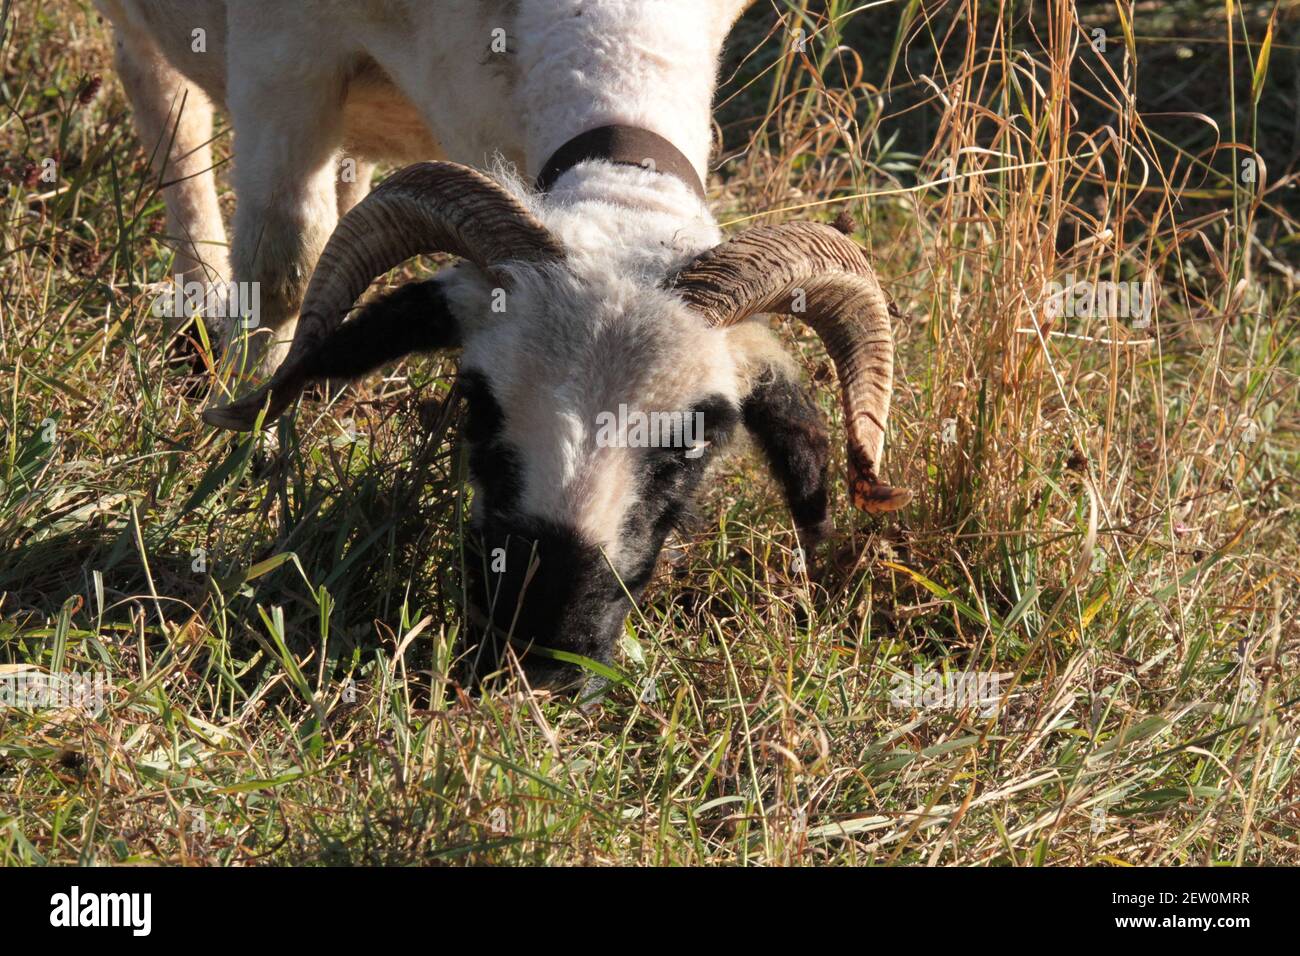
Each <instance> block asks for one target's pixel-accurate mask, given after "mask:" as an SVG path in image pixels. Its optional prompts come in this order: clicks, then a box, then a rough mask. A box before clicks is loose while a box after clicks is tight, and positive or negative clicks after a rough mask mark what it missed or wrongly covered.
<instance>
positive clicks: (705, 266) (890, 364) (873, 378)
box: [675, 222, 912, 512]
mask: <svg viewBox="0 0 1300 956" xmlns="http://www.w3.org/2000/svg"><path fill="white" fill-rule="evenodd" d="M675 289H676V291H677V292H678V294H680V295H681V296H682V298H684V299H685V300H686V301H687V302H688V303H690V305H691V306H693V307H694V308H695V309H696V310H697V311H699V312H700V313H701V314H702V315H703V316H704V317H705V319H706V321H708V322H709V324H710V325H714V326H718V327H725V326H729V325H734V324H736V323H737V322H740V321H743V320H744V319H747V318H749V317H750V316H752V315H757V314H760V313H764V312H775V313H780V314H783V315H793V316H795V317H796V318H799V319H802V320H803V321H804V322H806V323H807V324H808V325H810V326H811V327H812V328H813V330H814V331H815V332H816V333H817V335H818V337H820V338H821V340H822V343H823V344H824V345H825V346H826V351H827V353H828V354H829V355H830V357H831V361H833V362H834V363H835V371H836V373H837V374H838V375H839V380H840V398H841V401H842V402H843V405H844V429H845V432H846V433H847V438H848V461H849V489H850V492H851V495H852V499H853V504H854V505H855V506H856V507H857V508H860V509H862V510H863V511H868V512H882V511H896V510H898V509H899V508H902V507H903V506H904V505H906V504H907V503H908V502H909V501H910V500H911V498H912V494H911V492H909V491H904V490H902V489H897V488H891V487H890V486H888V485H886V484H883V483H882V482H881V481H880V478H879V476H878V475H877V469H878V468H879V466H880V456H881V452H882V451H883V450H884V444H885V422H886V420H887V419H888V416H889V399H890V393H891V390H892V388H893V377H894V340H893V335H892V332H891V328H890V322H889V315H890V304H889V300H888V299H887V298H885V294H884V292H882V291H881V289H880V284H879V283H878V282H877V281H876V274H875V272H874V271H873V270H872V268H871V263H870V262H869V261H868V260H867V256H866V253H865V252H864V251H863V250H862V248H861V247H860V246H858V245H857V243H855V242H853V241H852V240H850V239H849V238H847V237H846V236H844V235H843V234H841V233H840V232H838V231H837V230H835V229H834V228H832V227H830V226H825V225H822V224H820V223H815V222H791V223H785V224H783V225H779V226H759V227H756V228H754V229H750V230H748V231H746V232H744V233H741V234H740V235H739V236H736V237H735V238H734V239H730V240H728V241H726V242H724V243H722V244H721V245H718V246H716V247H714V248H713V249H710V250H708V251H707V252H704V253H702V254H701V255H700V256H699V257H698V258H696V259H695V261H693V262H692V263H690V264H689V265H687V266H686V268H684V269H683V270H682V271H681V272H679V273H678V274H677V276H676V279H675Z"/></svg>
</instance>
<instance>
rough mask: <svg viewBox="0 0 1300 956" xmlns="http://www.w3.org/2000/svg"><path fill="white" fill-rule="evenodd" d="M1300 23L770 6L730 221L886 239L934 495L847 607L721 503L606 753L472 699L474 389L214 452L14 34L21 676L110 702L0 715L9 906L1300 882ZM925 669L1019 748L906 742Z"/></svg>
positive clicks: (118, 180) (922, 466) (6, 345)
mask: <svg viewBox="0 0 1300 956" xmlns="http://www.w3.org/2000/svg"><path fill="white" fill-rule="evenodd" d="M1227 11H1231V13H1230V15H1228V12H1227ZM1297 15H1298V14H1297V7H1296V5H1295V4H1294V3H1288V4H1281V5H1279V6H1277V7H1275V8H1268V9H1266V10H1264V11H1262V12H1260V11H1258V10H1256V9H1254V8H1252V9H1251V10H1242V9H1240V8H1238V7H1235V6H1230V7H1227V8H1225V7H1223V6H1214V5H1209V4H1202V3H1186V4H1176V5H1174V6H1173V7H1169V6H1168V5H1164V4H1160V5H1156V4H1138V5H1132V4H1127V3H1121V4H1120V5H1119V6H1100V5H1099V6H1095V7H1094V6H1092V5H1081V6H1076V5H1074V4H1069V3H1056V4H1047V5H1037V6H1034V7H1031V8H1029V10H1028V11H1027V12H1026V11H1025V10H1022V9H1020V8H1016V9H1015V10H1014V11H1012V10H1009V9H1007V8H1004V7H1000V6H998V5H995V4H979V3H975V2H973V0H965V2H952V3H946V4H940V3H903V4H874V5H863V6H854V5H850V4H847V3H840V2H831V3H828V4H809V3H807V2H806V0H799V2H781V3H773V4H766V5H765V4H762V3H760V4H759V6H758V7H756V8H755V9H754V10H752V11H751V13H750V15H748V16H747V17H746V19H745V20H744V21H743V22H742V24H741V25H740V27H739V28H738V30H737V32H736V34H735V39H734V43H733V51H732V55H731V57H730V60H729V66H728V71H727V76H726V82H725V84H724V86H723V88H722V91H721V94H720V98H719V99H720V108H719V111H718V115H719V122H720V125H721V127H722V133H723V142H724V162H723V163H722V165H721V170H720V174H719V176H718V177H717V179H716V185H715V195H716V200H717V203H716V205H717V208H718V209H719V210H720V211H721V212H722V217H723V219H724V220H726V221H729V222H730V223H733V224H735V225H740V224H741V223H745V222H750V221H752V220H753V219H755V218H758V217H773V218H775V219H786V218H790V217H793V216H816V217H829V216H831V215H834V214H835V213H837V212H839V211H840V210H841V209H845V208H847V209H849V210H851V211H852V212H853V213H854V214H855V216H856V217H857V218H858V219H859V221H860V222H861V223H862V226H863V228H862V238H863V239H864V241H866V242H868V243H869V244H870V246H871V248H872V250H873V253H874V255H875V257H876V259H877V263H878V268H879V271H880V273H881V275H882V277H883V278H884V280H885V283H886V285H887V287H888V288H889V289H890V291H891V293H892V294H893V296H894V298H895V299H896V300H897V302H898V304H899V305H900V306H902V308H903V311H904V312H905V313H906V315H907V319H906V321H904V322H903V323H900V325H899V327H898V329H897V338H898V341H899V372H900V374H899V384H898V389H897V394H896V398H895V403H896V404H895V409H896V411H895V413H894V416H893V419H892V423H893V424H892V434H891V440H890V445H889V452H888V462H887V467H888V475H889V478H890V480H891V482H893V483H895V484H898V485H901V486H904V487H908V488H911V489H913V490H914V491H915V492H916V495H917V498H916V502H915V504H914V505H913V506H912V507H911V508H910V509H908V510H907V511H906V512H905V513H904V514H903V515H902V516H901V517H900V518H899V519H898V520H897V521H891V522H889V523H886V524H874V523H871V524H867V525H862V524H861V520H860V519H859V518H858V517H857V516H855V515H853V514H852V513H851V511H850V509H849V508H848V506H847V504H845V503H842V502H841V504H840V506H839V508H838V511H837V524H838V526H839V528H840V529H841V534H840V536H839V538H838V539H837V541H836V543H835V546H834V554H833V555H832V556H831V558H830V560H829V562H828V563H829V570H828V572H827V575H826V578H825V579H824V580H823V581H822V582H821V583H820V585H818V586H816V587H811V588H810V587H809V586H808V584H807V582H806V581H804V580H802V579H801V578H800V577H799V576H798V575H793V574H791V573H790V572H789V557H790V552H789V549H790V546H791V545H792V544H793V534H792V532H791V531H790V530H789V529H788V528H787V527H786V521H787V519H786V517H785V516H784V514H783V513H782V510H781V508H780V506H779V501H778V496H777V495H776V493H775V491H774V489H773V488H772V486H771V484H770V483H769V482H768V481H767V480H766V479H765V478H763V477H762V475H761V471H760V469H759V468H758V467H757V465H756V463H754V462H753V461H750V460H744V459H741V460H737V461H735V462H734V463H732V464H731V465H730V466H728V467H727V468H726V469H724V471H723V472H722V473H721V474H720V475H719V477H718V480H717V481H716V482H715V485H714V487H713V489H712V490H711V491H710V493H709V494H708V495H707V496H706V499H705V500H704V501H703V502H702V503H701V505H700V508H699V513H700V516H701V517H700V521H699V531H698V533H697V534H695V535H694V536H692V537H691V539H690V540H689V541H687V542H686V543H685V546H684V558H683V559H682V560H681V561H679V562H675V563H673V564H672V566H671V567H666V568H665V569H664V571H663V573H662V574H661V579H660V581H659V582H658V584H657V586H656V587H655V589H654V591H653V593H652V595H651V598H650V600H649V602H648V604H647V605H646V606H645V607H644V608H643V611H642V613H641V614H639V615H638V616H637V618H636V620H635V621H634V623H635V627H634V628H633V632H632V633H630V634H629V637H628V641H627V645H626V648H625V650H626V651H627V653H626V654H625V656H624V659H623V662H622V665H621V666H622V670H623V672H624V674H625V676H626V683H625V684H622V685H616V686H615V687H613V688H612V689H611V690H610V691H609V693H608V694H607V695H606V697H605V698H604V699H603V700H602V701H601V702H600V704H599V706H598V707H596V708H595V709H594V710H592V711H583V710H581V709H579V708H577V707H574V706H572V705H571V704H569V703H566V702H563V701H556V700H544V701H536V700H532V699H529V698H527V697H524V696H520V695H515V694H502V695H499V696H496V697H492V698H488V699H485V700H482V701H473V702H472V701H469V700H467V699H465V698H464V697H463V696H459V695H457V694H455V693H453V692H451V691H450V690H449V689H448V687H447V685H446V682H445V681H444V680H443V675H444V674H445V672H446V665H447V655H448V648H449V647H450V645H451V642H452V640H453V639H454V635H455V628H456V627H457V621H458V620H459V618H458V614H457V606H458V596H457V590H456V589H457V587H458V583H457V581H458V576H457V574H456V573H455V569H456V567H457V565H458V562H459V555H460V547H461V521H460V517H461V515H460V510H459V506H460V495H459V493H458V488H459V486H460V476H461V475H462V474H463V468H464V465H463V462H462V461H461V460H460V454H459V450H458V449H457V448H456V447H455V446H453V445H448V444H446V443H444V442H443V441H441V437H440V436H441V430H440V428H438V427H435V428H434V429H433V430H432V432H431V431H430V430H429V428H428V427H427V425H428V422H427V418H428V414H427V413H428V409H429V407H430V405H429V400H435V399H439V398H441V397H444V396H445V394H446V390H447V387H448V383H449V379H448V373H449V371H450V367H451V366H450V364H447V365H445V366H444V365H442V364H440V363H416V364H412V365H408V366H406V367H404V368H403V369H402V370H400V374H397V375H394V376H391V377H390V378H388V379H387V380H385V382H384V383H383V384H382V385H379V384H376V385H373V386H371V387H370V388H369V389H368V390H367V389H363V390H361V391H360V392H359V393H358V394H357V395H355V396H353V397H351V398H349V399H348V400H347V402H346V403H345V404H343V405H341V406H336V407H333V408H330V409H326V410H321V409H304V411H303V413H301V414H300V415H299V417H298V419H297V420H296V422H295V423H294V424H293V425H291V426H286V427H285V429H284V430H283V432H282V435H281V438H282V443H281V444H282V447H283V448H284V449H285V451H284V452H283V454H282V455H281V456H279V457H278V458H276V459H273V460H270V459H267V458H266V457H265V456H264V455H263V453H262V451H261V450H260V449H259V448H258V447H257V445H256V444H255V443H253V442H251V441H249V440H245V439H241V438H230V437H226V436H219V435H214V434H212V433H211V432H210V431H208V430H207V429H206V428H204V426H203V425H202V423H201V422H200V420H199V419H198V416H197V412H198V409H199V407H200V402H199V399H198V398H195V397H193V396H192V395H191V394H190V393H189V392H188V391H187V389H192V387H193V385H194V383H193V382H192V381H190V380H187V379H186V378H185V377H184V376H183V375H182V374H180V372H178V371H177V370H175V369H173V368H169V367H168V366H167V363H166V342H165V341H164V337H163V335H162V334H161V330H160V329H158V328H157V327H156V323H155V322H154V321H153V320H152V318H151V316H150V315H149V313H148V302H149V299H148V295H147V293H146V288H147V285H148V283H149V282H151V281H156V280H157V279H159V278H161V277H162V276H163V275H165V274H166V267H167V255H166V252H165V248H164V246H163V244H162V243H161V242H160V238H161V237H160V236H159V235H158V229H159V228H160V226H159V223H160V204H159V202H158V201H157V198H156V196H155V195H154V190H153V188H152V184H150V183H149V182H148V179H147V176H146V174H145V173H144V168H143V153H142V150H141V148H140V146H139V144H137V143H135V142H134V140H133V138H132V136H131V133H130V130H129V127H128V125H127V124H126V122H125V105H124V103H123V101H122V98H121V94H120V92H119V90H118V88H117V86H116V84H115V82H114V81H113V80H112V79H111V77H110V76H109V70H108V57H107V53H106V36H105V32H104V30H103V29H102V28H100V27H98V26H96V25H95V23H94V17H93V14H91V13H89V12H88V10H87V7H86V5H85V4H83V3H79V2H76V0H36V2H33V3H31V4H26V5H24V7H23V8H22V9H21V10H19V9H14V10H11V11H10V19H11V28H12V34H11V36H10V37H9V38H8V39H7V41H6V44H5V47H4V50H3V54H2V56H3V59H2V60H0V63H2V64H3V69H4V79H3V87H2V88H0V92H2V93H3V96H2V102H3V108H4V114H3V117H0V166H4V167H7V170H8V173H7V175H8V178H7V179H6V180H5V182H4V184H3V189H4V193H3V194H2V197H0V215H3V216H4V220H5V222H6V228H5V231H4V236H3V243H4V246H3V250H2V251H0V255H2V256H3V258H0V372H2V373H3V375H4V378H3V380H2V382H0V384H2V385H3V387H2V388H0V393H3V401H0V421H2V423H3V430H4V433H5V436H6V438H5V441H6V446H5V449H4V454H5V461H4V463H3V468H4V473H3V476H2V478H0V548H3V549H4V550H3V551H0V614H2V615H3V619H2V620H0V662H4V664H5V665H6V666H10V667H17V666H30V667H38V668H41V669H44V670H48V671H52V672H60V671H92V670H97V671H103V672H105V673H107V674H108V675H109V677H110V679H111V683H112V690H111V692H110V694H109V706H108V707H107V709H106V710H105V711H104V712H103V713H102V714H100V715H98V717H96V718H95V719H86V718H84V717H80V716H77V715H74V714H71V713H60V712H54V713H51V712H49V711H41V712H38V713H35V714H31V713H25V712H24V713H20V712H13V711H10V712H7V713H4V714H0V721H3V723H0V860H4V861H5V862H8V863H31V862H39V861H50V862H74V861H83V862H86V861H92V860H93V861H104V862H113V861H131V860H159V861H167V862H203V863H211V864H247V863H256V862H259V861H267V860H271V861H277V862H313V861H331V862H341V861H350V862H435V861H449V862H537V863H541V862H547V863H574V862H611V863H773V864H803V863H864V862H869V861H870V862H876V863H943V864H954V863H955V864H967V865H970V864H974V865H980V864H985V865H987V864H1027V863H1049V864H1058V865H1072V864H1088V863H1099V862H1100V863H1104V862H1120V863H1218V862H1224V863H1238V864H1241V863H1249V864H1257V863H1282V862H1294V861H1295V859H1296V850H1297V844H1298V842H1300V836H1298V835H1297V828H1298V827H1300V813H1298V809H1300V793H1298V792H1297V786H1296V783H1295V781H1294V772H1295V765H1296V760H1297V755H1296V747H1297V742H1298V741H1300V728H1298V724H1297V695H1300V680H1297V673H1296V671H1297V668H1296V655H1297V632H1296V603H1295V594H1296V585H1297V570H1296V569H1297V568H1298V567H1300V546H1298V545H1297V535H1296V531H1295V528H1296V526H1297V523H1296V514H1295V511H1296V505H1295V490H1296V489H1295V472H1296V465H1297V459H1298V453H1300V447H1298V444H1297V415H1298V408H1297V402H1296V395H1297V374H1298V373H1300V348H1298V347H1297V342H1296V321H1295V319H1296V315H1297V289H1296V284H1297V283H1296V279H1297V275H1298V273H1297V260H1298V259H1300V256H1298V255H1297V249H1298V248H1300V244H1298V240H1297V237H1298V234H1300V231H1298V230H1297V227H1296V218H1295V215H1296V214H1295V211H1294V207H1295V203H1294V200H1293V199H1292V200H1290V201H1289V205H1288V198H1287V197H1288V196H1294V193H1295V188H1296V186H1295V183H1296V175H1297V165H1296V155H1297V153H1300V149H1298V148H1297V144H1300V132H1298V131H1297V127H1296V125H1295V120H1294V117H1295V115H1296V109H1297V96H1298V94H1297V90H1298V89H1300V86H1298V85H1297V82H1298V81H1297V76H1300V74H1298V73H1297V67H1296V57H1295V52H1296V49H1297V48H1298V47H1300V42H1297V36H1296V34H1297V30H1296V29H1295V25H1296V18H1297ZM796 28H802V29H803V30H804V36H805V37H806V38H807V39H808V43H807V46H806V49H805V50H804V51H800V50H798V49H796V48H795V45H794V44H792V42H791V31H793V30H794V29H796ZM1093 29H1101V30H1103V31H1104V36H1105V37H1106V42H1107V47H1106V52H1104V53H1099V52H1097V51H1095V50H1094V49H1093V48H1092V47H1091V46H1090V44H1089V41H1090V39H1091V38H1092V33H1091V31H1092V30H1093ZM1266 43H1267V44H1268V45H1269V47H1270V49H1269V52H1268V53H1267V54H1266V53H1265V50H1264V46H1265V44H1266ZM1183 51H1190V54H1191V55H1190V56H1187V55H1185V54H1184V52H1183ZM99 73H102V74H104V75H105V83H104V88H103V90H102V92H100V93H99V94H98V95H97V96H96V97H94V98H93V99H92V100H91V101H90V102H89V103H84V104H83V103H80V102H79V101H78V98H77V95H76V94H77V92H78V91H79V90H81V89H83V87H84V82H85V79H84V78H85V77H87V76H89V75H93V74H99ZM229 145H230V144H229V142H228V137H226V136H224V135H223V136H222V137H220V138H219V141H218V149H219V152H220V153H221V154H222V155H223V156H224V155H226V154H227V153H228V152H229ZM50 156H54V157H57V158H58V160H59V162H60V179H59V183H58V185H57V186H56V187H42V186H40V185H33V184H29V183H27V182H25V180H27V179H29V178H30V177H28V176H26V175H25V173H24V170H25V169H26V168H27V164H29V163H39V162H40V160H41V159H43V158H45V157H50ZM1244 159H1254V160H1256V167H1255V168H1256V172H1257V176H1256V182H1254V183H1246V182H1243V181H1242V177H1241V175H1240V173H1241V169H1242V166H1241V161H1242V160H1244ZM1069 274H1073V275H1074V276H1075V277H1077V278H1078V279H1080V280H1082V279H1088V280H1091V281H1125V282H1127V281H1130V280H1133V281H1145V282H1149V283H1151V284H1152V287H1153V288H1154V289H1155V290H1156V292H1157V301H1156V307H1155V309H1154V312H1153V313H1152V315H1151V316H1150V326H1149V327H1145V328H1143V327H1138V326H1136V325H1135V323H1133V322H1132V321H1129V320H1128V319H1125V318H1121V317H1105V318H1093V319H1087V318H1069V319H1067V318H1065V317H1060V316H1058V317H1056V318H1051V317H1049V316H1048V315H1047V313H1046V311H1045V302H1046V299H1047V296H1046V293H1045V290H1046V289H1047V287H1048V284H1049V283H1051V282H1053V281H1060V280H1062V278H1063V277H1064V276H1066V275H1069ZM796 344H797V345H798V347H799V348H800V349H801V350H802V352H803V354H804V355H805V357H806V358H807V364H808V369H809V372H810V374H811V375H812V376H813V377H814V379H815V380H821V381H823V382H824V381H825V376H826V374H827V372H826V369H825V368H824V362H823V359H822V356H821V353H820V352H819V351H818V350H817V348H816V347H815V346H814V344H813V342H812V341H810V340H809V339H807V338H799V339H798V340H797V342H796ZM820 391H821V393H822V399H823V401H824V404H825V407H826V410H827V413H828V414H829V415H831V416H832V417H833V416H834V415H835V409H834V403H833V401H832V394H833V389H832V388H822V389H821V390H820ZM422 403H423V404H422ZM421 410H423V411H424V412H425V414H424V418H425V419H426V421H425V422H424V424H423V425H422V424H421ZM452 414H454V410H452ZM348 417H351V418H353V419H355V420H356V422H357V423H358V425H359V426H360V428H361V432H362V437H361V439H360V440H359V441H357V442H355V443H352V444H349V445H346V446H344V447H336V446H333V445H330V444H328V443H327V442H324V441H323V440H322V439H323V438H324V437H327V436H329V435H331V434H336V433H337V424H336V423H337V422H338V421H340V420H342V419H344V418H348ZM47 422H53V423H54V425H55V428H54V432H53V435H54V441H52V442H50V441H45V440H44V436H43V432H44V431H45V430H46V428H47V425H46V423H47ZM945 423H949V424H947V425H945ZM945 430H947V432H948V435H947V438H948V439H951V440H946V439H945ZM263 475H268V476H270V477H271V479H272V480H271V481H270V482H269V483H264V482H263V481H261V480H260V478H261V477H262V476H263ZM268 489H269V490H268ZM198 547H202V548H204V549H206V554H207V556H208V565H207V568H206V571H205V572H204V573H196V572H195V571H194V570H193V565H192V560H193V558H192V552H191V549H192V548H198ZM259 562H262V563H259ZM914 667H918V668H920V669H921V670H922V671H925V672H932V671H934V670H937V669H943V670H950V671H955V672H978V673H990V672H999V673H1005V674H1011V675H1014V677H1013V678H1011V679H1009V680H1008V681H1006V682H1004V683H1003V684H1002V686H1001V689H1002V690H1003V691H1004V694H1003V696H1002V698H1001V700H1000V701H999V703H998V705H997V707H996V708H995V710H996V712H995V713H994V714H993V715H991V716H987V717H986V716H982V715H981V714H980V712H979V711H978V709H974V708H966V709H946V708H942V707H926V706H921V707H910V706H907V707H903V706H899V705H898V704H897V703H891V692H893V691H894V690H896V689H897V678H898V676H899V675H900V674H908V673H911V672H912V670H913V668H914ZM354 692H355V693H354Z"/></svg>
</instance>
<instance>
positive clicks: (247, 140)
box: [223, 38, 342, 386]
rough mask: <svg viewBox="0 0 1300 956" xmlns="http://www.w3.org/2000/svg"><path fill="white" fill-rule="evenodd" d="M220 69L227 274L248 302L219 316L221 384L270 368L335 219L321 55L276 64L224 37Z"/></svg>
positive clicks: (335, 105)
mask: <svg viewBox="0 0 1300 956" xmlns="http://www.w3.org/2000/svg"><path fill="white" fill-rule="evenodd" d="M268 39H273V38H268ZM230 77H231V84H230V97H229V99H230V112H231V116H232V118H233V121H234V129H235V171H234V184H235V197H236V201H237V207H236V211H235V229H234V233H235V235H234V243H233V245H232V256H231V258H232V265H233V267H234V273H235V280H236V282H239V283H247V285H246V286H243V287H241V289H240V299H241V302H242V303H243V304H245V305H247V304H248V303H249V302H251V303H252V305H253V307H252V308H251V309H247V310H246V313H247V314H245V315H243V316H233V315H232V316H231V319H230V322H229V323H228V327H227V331H226V358H225V374H224V375H223V379H224V380H225V382H226V384H227V386H230V385H231V383H232V379H233V380H235V381H237V380H238V379H240V378H244V377H247V376H265V375H268V374H269V373H270V372H272V371H274V369H275V367H276V366H277V365H278V364H279V362H280V361H281V360H282V359H283V357H284V355H285V353H286V352H287V351H288V346H289V343H290V342H291V341H292V339H293V331H294V327H295V326H296V324H297V317H298V308H299V306H300V305H301V303H302V298H303V293H304V292H305V291H306V288H307V281H308V279H310V277H311V273H312V269H313V267H314V266H315V264H316V259H317V258H318V256H319V255H320V252H321V249H323V248H324V246H325V241H326V239H328V238H329V235H330V233H331V232H332V231H333V229H334V226H335V224H336V222H337V221H338V205H337V202H338V201H337V198H336V186H337V184H336V177H337V168H336V152H337V150H338V147H339V143H340V138H341V124H340V121H339V117H340V114H341V110H340V99H341V97H342V88H341V85H340V83H339V81H338V78H337V75H336V74H335V71H334V70H333V69H331V67H330V64H329V63H328V62H323V63H320V64H318V65H315V66H312V65H308V64H304V63H302V62H300V61H294V62H291V63H285V61H284V58H283V56H282V55H276V54H274V52H273V51H269V50H266V49H262V48H261V47H260V45H249V44H241V45H238V46H237V45H235V44H232V45H231V61H230ZM232 311H233V310H232Z"/></svg>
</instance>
